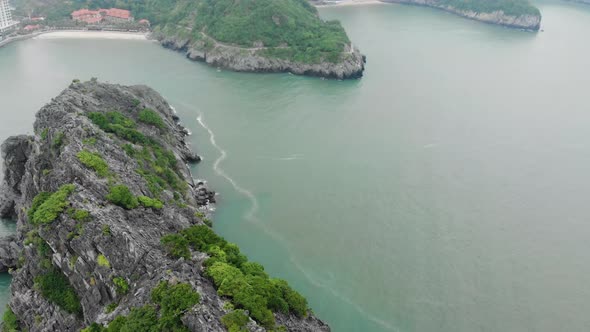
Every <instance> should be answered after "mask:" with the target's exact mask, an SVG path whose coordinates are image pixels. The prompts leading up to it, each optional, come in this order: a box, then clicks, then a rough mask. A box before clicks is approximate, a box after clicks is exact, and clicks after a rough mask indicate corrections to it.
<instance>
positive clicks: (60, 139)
mask: <svg viewBox="0 0 590 332" xmlns="http://www.w3.org/2000/svg"><path fill="white" fill-rule="evenodd" d="M64 138H65V135H64V133H62V132H61V131H60V132H59V133H57V135H56V136H55V138H54V139H53V142H52V144H51V146H52V147H53V148H54V149H56V150H59V149H60V148H61V147H62V145H63V144H64Z"/></svg>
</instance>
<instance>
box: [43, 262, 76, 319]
mask: <svg viewBox="0 0 590 332" xmlns="http://www.w3.org/2000/svg"><path fill="white" fill-rule="evenodd" d="M35 288H36V289H38V290H39V291H40V292H41V295H43V297H45V298H46V299H47V300H49V301H51V302H54V303H55V304H57V305H58V306H59V307H61V308H62V309H63V310H65V311H67V312H69V313H71V314H78V315H79V314H81V313H82V306H81V305H80V300H79V298H78V295H77V294H76V292H75V291H74V288H72V286H71V285H70V282H69V280H68V278H66V276H64V275H63V273H62V272H61V271H59V270H58V269H56V268H51V269H50V270H49V271H48V272H47V273H45V274H41V275H39V276H37V277H35Z"/></svg>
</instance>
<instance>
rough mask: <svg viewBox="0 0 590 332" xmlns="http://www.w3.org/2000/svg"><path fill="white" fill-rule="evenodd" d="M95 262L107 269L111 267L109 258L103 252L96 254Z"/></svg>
mask: <svg viewBox="0 0 590 332" xmlns="http://www.w3.org/2000/svg"><path fill="white" fill-rule="evenodd" d="M96 264H98V266H102V267H106V268H109V269H110V268H111V262H109V260H108V259H107V258H106V257H105V255H103V254H98V257H96Z"/></svg>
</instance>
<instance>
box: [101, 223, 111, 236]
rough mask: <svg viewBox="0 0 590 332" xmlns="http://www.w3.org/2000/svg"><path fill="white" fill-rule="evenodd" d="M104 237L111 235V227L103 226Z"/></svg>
mask: <svg viewBox="0 0 590 332" xmlns="http://www.w3.org/2000/svg"><path fill="white" fill-rule="evenodd" d="M102 235H105V236H110V235H111V227H110V226H109V225H104V226H102Z"/></svg>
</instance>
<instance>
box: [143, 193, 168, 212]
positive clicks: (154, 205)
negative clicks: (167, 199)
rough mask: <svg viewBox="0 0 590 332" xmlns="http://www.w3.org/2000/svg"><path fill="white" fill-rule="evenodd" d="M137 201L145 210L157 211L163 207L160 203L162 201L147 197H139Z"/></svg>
mask: <svg viewBox="0 0 590 332" xmlns="http://www.w3.org/2000/svg"><path fill="white" fill-rule="evenodd" d="M137 200H138V201H139V204H141V205H142V206H143V207H145V208H151V209H157V210H159V209H161V208H163V207H164V203H162V201H160V200H159V199H155V198H149V197H147V196H139V197H137Z"/></svg>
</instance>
